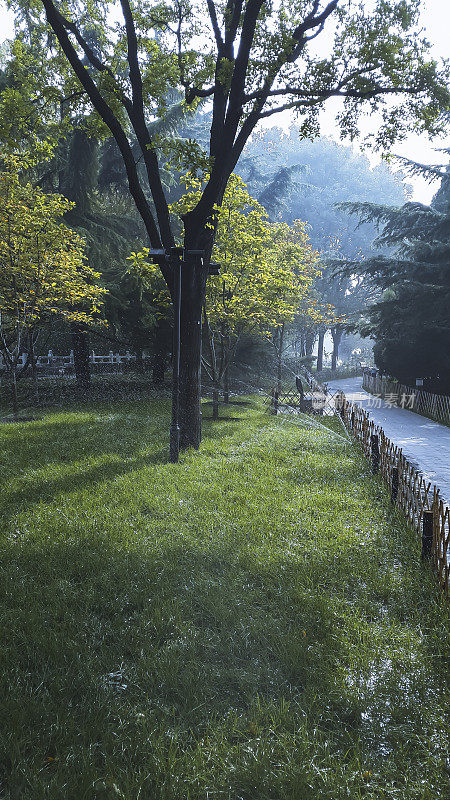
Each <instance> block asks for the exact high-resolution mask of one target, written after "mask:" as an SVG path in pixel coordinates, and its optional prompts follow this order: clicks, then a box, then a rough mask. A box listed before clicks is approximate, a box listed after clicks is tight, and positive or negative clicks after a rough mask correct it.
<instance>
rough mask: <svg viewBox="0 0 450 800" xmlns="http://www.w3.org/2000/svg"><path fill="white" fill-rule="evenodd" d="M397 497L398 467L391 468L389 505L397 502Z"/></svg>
mask: <svg viewBox="0 0 450 800" xmlns="http://www.w3.org/2000/svg"><path fill="white" fill-rule="evenodd" d="M397 495H398V467H392V482H391V503H394V504H395V503H396V502H397Z"/></svg>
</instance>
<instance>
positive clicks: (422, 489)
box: [336, 393, 450, 597]
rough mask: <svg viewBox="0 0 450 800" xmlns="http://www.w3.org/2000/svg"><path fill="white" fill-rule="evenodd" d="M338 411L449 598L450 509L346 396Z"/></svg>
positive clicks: (436, 491) (338, 405)
mask: <svg viewBox="0 0 450 800" xmlns="http://www.w3.org/2000/svg"><path fill="white" fill-rule="evenodd" d="M336 399H337V403H336V406H337V409H338V411H339V413H340V414H341V417H342V419H343V421H344V423H345V425H346V427H347V429H348V430H349V431H350V432H351V433H352V434H353V435H354V436H355V438H356V439H358V440H359V441H360V443H361V445H362V448H363V451H364V453H365V455H366V456H367V457H368V458H369V459H371V461H372V469H373V471H374V472H378V471H379V472H380V473H381V475H382V477H383V479H384V481H385V483H386V484H387V486H388V487H389V489H390V492H391V501H392V502H393V503H394V504H395V505H397V506H398V507H399V508H401V509H402V510H403V511H404V513H405V515H406V517H407V519H408V521H409V523H410V524H411V525H412V527H413V528H414V529H415V530H416V531H417V533H418V534H419V535H421V536H422V556H423V557H428V556H429V557H430V559H431V564H432V566H433V569H434V570H435V572H436V573H437V576H438V578H439V582H440V584H441V586H442V589H443V591H444V593H445V595H446V596H447V597H448V596H449V574H450V548H449V538H450V509H449V507H448V506H447V505H446V504H445V503H444V501H443V500H442V498H440V497H439V489H438V488H437V487H436V486H434V485H433V484H432V483H431V482H430V481H427V480H426V479H425V478H424V477H423V475H421V474H420V472H418V471H417V470H416V469H415V467H413V465H412V464H411V463H410V462H409V461H407V459H406V458H405V456H404V455H403V453H402V450H401V448H399V447H398V446H397V445H394V444H393V442H391V441H390V439H388V437H387V436H386V434H385V433H384V431H383V429H382V428H381V427H380V426H379V425H376V424H375V423H374V422H373V420H371V419H370V418H369V415H368V414H367V413H366V412H365V411H364V410H363V409H362V408H359V407H358V406H355V405H351V404H350V403H349V402H348V401H347V400H346V399H345V395H344V394H343V393H340V396H338V397H337V398H336Z"/></svg>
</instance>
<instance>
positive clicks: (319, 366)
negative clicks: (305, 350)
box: [317, 331, 325, 372]
mask: <svg viewBox="0 0 450 800" xmlns="http://www.w3.org/2000/svg"><path fill="white" fill-rule="evenodd" d="M324 339H325V331H319V341H318V344H317V372H322V370H323V340H324Z"/></svg>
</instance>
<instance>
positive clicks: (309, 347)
mask: <svg viewBox="0 0 450 800" xmlns="http://www.w3.org/2000/svg"><path fill="white" fill-rule="evenodd" d="M315 340H316V334H315V333H312V332H311V331H306V333H305V351H306V353H305V355H307V356H311V355H312V351H313V347H314V342H315Z"/></svg>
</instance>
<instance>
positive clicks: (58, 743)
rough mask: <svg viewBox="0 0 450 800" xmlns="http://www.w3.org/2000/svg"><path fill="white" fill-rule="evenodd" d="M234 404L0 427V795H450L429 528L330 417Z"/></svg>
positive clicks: (402, 798)
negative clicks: (189, 438)
mask: <svg viewBox="0 0 450 800" xmlns="http://www.w3.org/2000/svg"><path fill="white" fill-rule="evenodd" d="M210 413H211V411H210V407H209V408H208V407H207V408H206V409H205V416H207V415H210ZM226 413H227V414H228V416H229V417H232V419H228V420H222V421H219V422H218V423H216V424H214V426H213V425H212V423H211V422H210V421H208V420H207V419H206V420H205V425H204V441H203V444H202V447H201V451H200V453H195V452H189V453H187V454H184V455H183V456H182V459H181V462H180V463H179V464H178V465H171V464H169V463H167V429H168V424H169V408H168V404H167V402H166V401H157V400H155V401H152V402H149V403H146V402H138V401H136V402H128V403H116V404H114V405H109V406H107V405H103V406H102V405H100V404H96V405H93V404H92V405H88V406H85V407H80V406H79V407H75V408H71V409H70V408H68V409H67V410H61V409H59V410H58V411H57V412H51V413H50V412H47V413H46V414H44V417H43V419H42V420H41V421H35V422H30V423H23V424H18V425H10V424H4V425H0V448H1V450H0V452H1V457H0V484H1V488H0V492H1V510H0V522H1V535H2V547H1V580H0V618H1V629H2V644H1V662H2V663H1V678H0V680H1V686H0V696H1V697H2V698H3V700H2V703H1V708H0V797H1V798H2V800H16V798H17V800H19V798H20V800H41V799H43V798H48V800H91V799H92V800H97V798H98V799H99V800H100V799H103V800H216V799H217V800H219V799H220V800H341V799H342V800H344V798H345V799H346V800H349V798H350V800H359V798H361V800H362V799H363V798H364V800H381V799H382V798H383V800H384V799H385V798H386V800H387V799H388V798H389V800H391V799H392V800H394V799H395V800H413V799H414V800H440V799H441V798H442V800H444V798H445V799H446V800H448V797H449V794H450V792H449V786H450V784H449V773H448V767H449V764H448V763H446V760H445V759H446V755H447V744H448V740H447V739H446V730H445V724H446V721H448V720H447V718H446V716H445V706H444V694H445V689H446V667H447V666H448V661H446V657H448V652H449V651H448V644H447V641H448V640H447V641H446V635H448V627H446V624H445V618H446V609H445V605H444V603H443V602H442V601H441V599H440V597H439V594H438V591H437V589H436V586H435V581H434V579H433V577H432V576H431V574H430V573H429V570H428V567H426V566H425V567H423V566H422V565H421V563H420V553H419V548H418V543H417V542H416V541H415V539H414V537H413V535H412V533H411V532H410V531H409V530H408V529H407V528H406V525H405V524H404V522H403V521H402V518H401V517H400V516H399V515H397V514H394V515H393V513H392V511H391V508H390V505H389V501H388V498H387V496H386V493H385V492H384V489H383V488H382V487H381V484H380V483H379V482H378V480H377V479H374V478H372V477H371V476H370V474H369V470H368V465H367V463H366V462H365V461H364V460H363V458H362V457H361V456H360V455H359V452H358V450H357V449H356V448H355V447H354V446H353V445H352V444H351V443H349V442H348V440H346V439H345V437H344V435H343V431H342V429H341V428H339V427H338V422H337V421H336V422H335V423H330V425H331V426H332V425H333V424H334V425H335V430H333V429H331V428H330V429H329V430H328V429H326V428H324V427H320V426H319V427H318V428H315V427H311V426H310V423H308V422H307V420H305V419H304V418H296V419H293V418H290V419H288V420H287V421H286V420H284V419H283V418H282V417H277V418H273V417H269V416H268V415H267V414H266V413H265V412H264V411H263V410H262V409H261V408H260V407H259V406H258V404H257V403H256V402H251V403H250V404H249V405H233V406H230V407H229V408H228V409H227V412H226ZM447 733H448V729H447Z"/></svg>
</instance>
